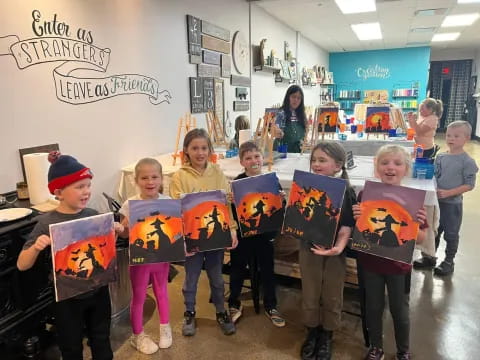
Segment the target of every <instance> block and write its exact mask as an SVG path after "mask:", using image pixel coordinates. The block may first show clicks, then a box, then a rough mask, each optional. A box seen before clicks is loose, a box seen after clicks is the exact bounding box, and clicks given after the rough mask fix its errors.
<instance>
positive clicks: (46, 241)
mask: <svg viewBox="0 0 480 360" xmlns="http://www.w3.org/2000/svg"><path fill="white" fill-rule="evenodd" d="M49 161H50V162H51V163H52V164H51V165H50V168H49V170H48V188H49V190H50V193H52V194H53V195H55V196H56V197H57V199H58V200H59V201H60V204H59V205H58V207H57V208H56V209H55V210H53V211H50V212H47V213H45V214H43V215H40V216H38V218H37V219H38V221H37V224H36V225H35V228H34V229H33V231H32V233H31V234H30V238H29V240H27V242H26V243H25V245H24V246H23V250H22V251H21V252H20V255H19V257H18V260H17V267H18V269H19V270H20V271H25V270H28V269H30V268H31V267H32V266H34V264H35V262H36V261H37V259H38V257H39V256H40V255H41V253H42V252H43V251H44V250H46V249H47V248H48V247H49V246H50V245H51V243H52V240H51V238H50V231H49V225H51V224H56V223H61V222H65V221H71V220H77V219H82V218H86V217H90V216H93V215H97V214H98V212H97V211H95V210H93V209H90V208H88V207H87V203H88V200H89V199H90V195H91V179H92V177H93V175H92V173H91V171H90V169H89V168H87V167H86V166H84V165H82V164H80V163H79V162H78V161H77V160H76V159H75V158H73V157H72V156H69V155H60V153H58V152H54V153H50V155H49ZM115 230H116V231H117V232H121V231H122V230H123V227H122V226H121V225H120V224H118V223H115ZM43 254H44V255H46V256H49V251H47V253H45V252H44V253H43ZM54 310H55V324H56V328H57V336H58V346H59V348H60V351H61V353H62V358H63V359H83V336H84V330H86V335H87V337H88V339H89V344H90V348H91V351H92V358H93V359H99V360H109V359H113V352H112V348H111V346H110V315H111V305H110V294H109V291H108V286H102V287H100V288H97V289H94V290H92V291H90V292H88V293H85V294H81V295H77V296H75V297H72V298H69V299H66V300H62V301H59V302H57V303H55V306H54Z"/></svg>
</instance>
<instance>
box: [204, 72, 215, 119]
mask: <svg viewBox="0 0 480 360" xmlns="http://www.w3.org/2000/svg"><path fill="white" fill-rule="evenodd" d="M214 107H215V90H214V84H213V78H204V79H203V110H204V111H208V110H213V109H214Z"/></svg>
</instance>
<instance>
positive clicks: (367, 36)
mask: <svg viewBox="0 0 480 360" xmlns="http://www.w3.org/2000/svg"><path fill="white" fill-rule="evenodd" d="M350 26H351V27H352V30H353V31H354V32H355V34H356V35H357V37H358V40H376V39H381V38H382V31H381V30H380V23H378V22H375V23H366V24H353V25H350Z"/></svg>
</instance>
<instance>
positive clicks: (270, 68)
mask: <svg viewBox="0 0 480 360" xmlns="http://www.w3.org/2000/svg"><path fill="white" fill-rule="evenodd" d="M253 70H255V71H263V72H268V73H272V74H275V73H279V72H280V70H281V69H280V68H276V67H273V66H270V65H255V66H254V67H253Z"/></svg>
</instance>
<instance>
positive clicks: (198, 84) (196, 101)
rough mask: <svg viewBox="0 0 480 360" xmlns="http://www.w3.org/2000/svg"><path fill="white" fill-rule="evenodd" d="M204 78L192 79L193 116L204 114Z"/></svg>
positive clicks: (191, 103) (191, 99)
mask: <svg viewBox="0 0 480 360" xmlns="http://www.w3.org/2000/svg"><path fill="white" fill-rule="evenodd" d="M203 80H204V79H203V78H198V77H197V78H195V77H191V78H190V107H191V112H192V114H195V113H202V112H205V111H204V104H203Z"/></svg>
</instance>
